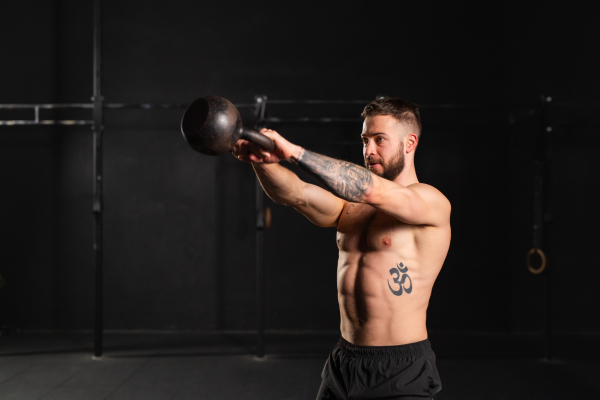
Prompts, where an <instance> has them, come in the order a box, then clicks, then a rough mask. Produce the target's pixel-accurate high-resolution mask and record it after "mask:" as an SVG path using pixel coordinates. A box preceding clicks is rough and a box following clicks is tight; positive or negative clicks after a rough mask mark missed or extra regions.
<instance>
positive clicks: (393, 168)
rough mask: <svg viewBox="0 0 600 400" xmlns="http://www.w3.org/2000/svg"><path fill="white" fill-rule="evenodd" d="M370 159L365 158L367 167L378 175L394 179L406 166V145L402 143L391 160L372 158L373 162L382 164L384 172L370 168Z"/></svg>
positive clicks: (390, 179)
mask: <svg viewBox="0 0 600 400" xmlns="http://www.w3.org/2000/svg"><path fill="white" fill-rule="evenodd" d="M368 161H369V160H368V159H365V166H366V167H367V169H368V170H369V171H371V172H373V173H374V174H375V175H377V176H380V177H382V178H383V179H387V180H389V181H393V180H394V179H396V178H397V177H398V175H400V173H401V172H402V171H403V170H404V166H405V159H404V145H403V144H402V143H400V149H399V150H398V154H397V155H396V157H394V158H392V159H391V160H389V161H385V162H384V161H383V160H381V159H379V160H374V159H371V160H370V161H371V162H373V161H376V162H378V163H379V164H380V165H381V167H382V168H383V171H382V172H377V171H375V170H374V169H371V168H369V162H368Z"/></svg>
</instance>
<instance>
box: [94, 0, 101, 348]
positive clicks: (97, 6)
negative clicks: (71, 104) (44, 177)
mask: <svg viewBox="0 0 600 400" xmlns="http://www.w3.org/2000/svg"><path fill="white" fill-rule="evenodd" d="M101 5H102V4H101V0H94V67H93V68H94V97H92V101H93V102H94V112H93V115H94V125H93V126H92V129H93V131H94V139H93V140H94V143H93V152H94V154H93V159H94V166H93V179H94V190H93V195H94V200H93V205H92V212H93V213H94V270H95V290H94V296H95V297H94V357H101V356H102V350H103V349H102V329H103V326H102V325H103V324H102V322H103V318H102V317H103V309H102V308H103V307H102V304H103V299H102V298H103V288H102V283H103V274H102V266H103V265H102V178H103V177H102V131H103V130H104V127H103V114H102V102H103V100H104V98H103V97H102V51H101V50H102V48H101V45H102V25H101V21H102V18H101Z"/></svg>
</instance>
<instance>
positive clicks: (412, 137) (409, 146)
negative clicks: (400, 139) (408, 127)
mask: <svg viewBox="0 0 600 400" xmlns="http://www.w3.org/2000/svg"><path fill="white" fill-rule="evenodd" d="M417 144H419V137H418V136H417V135H416V134H414V133H412V132H409V133H408V134H407V135H406V145H405V146H404V147H405V150H406V152H407V153H410V152H412V151H415V149H416V148H417Z"/></svg>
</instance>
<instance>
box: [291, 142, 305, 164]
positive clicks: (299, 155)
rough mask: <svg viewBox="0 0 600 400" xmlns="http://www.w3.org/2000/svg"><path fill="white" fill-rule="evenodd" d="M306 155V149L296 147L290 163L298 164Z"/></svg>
mask: <svg viewBox="0 0 600 400" xmlns="http://www.w3.org/2000/svg"><path fill="white" fill-rule="evenodd" d="M303 155H304V148H303V147H300V146H295V147H294V149H293V150H292V154H291V155H290V156H289V157H288V161H289V162H291V163H293V164H298V163H299V162H300V160H301V159H302V156H303Z"/></svg>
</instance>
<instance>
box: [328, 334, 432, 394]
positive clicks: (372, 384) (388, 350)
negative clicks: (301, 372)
mask: <svg viewBox="0 0 600 400" xmlns="http://www.w3.org/2000/svg"><path fill="white" fill-rule="evenodd" d="M321 378H322V379H323V381H322V382H321V387H320V388H319V394H318V395H317V400H325V399H328V400H344V399H356V400H358V399H389V400H391V399H403V400H408V399H431V398H432V396H433V395H434V394H435V393H437V392H439V391H440V390H441V389H442V384H441V382H440V376H439V375H438V371H437V368H436V366H435V354H434V353H433V350H431V344H430V343H429V340H427V339H426V340H423V341H421V342H416V343H410V344H405V345H401V346H356V345H353V344H352V343H350V342H348V341H346V340H344V338H340V341H339V343H338V344H337V345H336V346H335V347H334V348H333V350H331V353H329V358H328V359H327V362H326V363H325V367H324V368H323V372H322V373H321Z"/></svg>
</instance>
